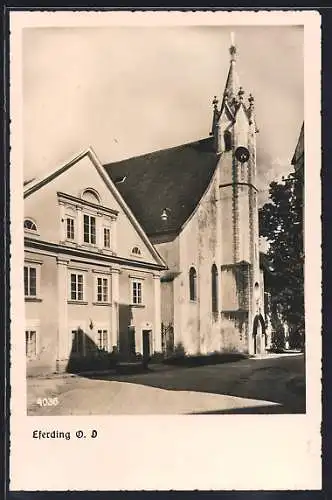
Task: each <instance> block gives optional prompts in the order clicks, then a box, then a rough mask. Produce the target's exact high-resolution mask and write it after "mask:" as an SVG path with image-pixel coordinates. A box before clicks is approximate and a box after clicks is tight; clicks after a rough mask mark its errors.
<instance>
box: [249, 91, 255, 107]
mask: <svg viewBox="0 0 332 500" xmlns="http://www.w3.org/2000/svg"><path fill="white" fill-rule="evenodd" d="M248 102H249V106H250V107H251V108H253V107H254V102H255V99H254V98H253V95H252V94H249V97H248Z"/></svg>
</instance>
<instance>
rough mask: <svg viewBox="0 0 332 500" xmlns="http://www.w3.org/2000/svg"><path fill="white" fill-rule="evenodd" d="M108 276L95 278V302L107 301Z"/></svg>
mask: <svg viewBox="0 0 332 500" xmlns="http://www.w3.org/2000/svg"><path fill="white" fill-rule="evenodd" d="M108 288H109V286H108V278H105V277H98V278H97V302H109V290H108Z"/></svg>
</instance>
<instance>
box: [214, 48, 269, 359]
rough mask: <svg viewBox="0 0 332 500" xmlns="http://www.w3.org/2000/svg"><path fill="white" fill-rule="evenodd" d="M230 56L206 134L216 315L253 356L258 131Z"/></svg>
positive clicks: (257, 305) (257, 306) (258, 285)
mask: <svg viewBox="0 0 332 500" xmlns="http://www.w3.org/2000/svg"><path fill="white" fill-rule="evenodd" d="M229 52H230V67H229V72H228V76H227V80H226V85H225V89H224V92H223V95H222V99H221V105H220V106H219V102H218V100H217V98H216V97H215V98H214V101H213V106H214V109H213V122H212V132H211V134H212V136H213V138H214V147H215V150H216V153H217V155H218V156H219V163H218V169H219V196H218V198H219V203H220V217H221V221H220V223H221V245H220V264H221V310H222V318H224V320H225V322H226V323H227V324H232V325H233V328H234V330H235V331H234V333H233V335H238V336H239V339H240V344H241V346H242V349H243V351H244V352H249V353H250V354H255V353H258V352H262V351H263V350H264V348H265V342H264V339H263V333H264V332H262V330H264V324H263V316H264V313H263V310H262V307H263V300H262V298H263V292H262V285H263V283H262V280H261V275H260V268H259V247H258V244H259V229H258V205H257V192H258V189H257V185H256V133H257V132H258V130H257V127H256V122H255V111H254V98H253V96H252V95H251V94H249V95H248V96H246V93H245V91H244V89H243V88H242V87H241V86H240V83H239V78H238V75H237V71H236V55H237V51H236V47H235V44H234V41H233V40H232V44H231V47H230V49H229ZM258 318H259V319H260V321H258ZM260 323H261V325H260ZM257 327H260V338H258V336H257V332H256V330H257ZM228 328H229V327H228ZM258 341H259V345H258Z"/></svg>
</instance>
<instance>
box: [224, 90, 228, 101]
mask: <svg viewBox="0 0 332 500" xmlns="http://www.w3.org/2000/svg"><path fill="white" fill-rule="evenodd" d="M224 99H225V102H227V101H228V90H227V89H226V90H225V92H224Z"/></svg>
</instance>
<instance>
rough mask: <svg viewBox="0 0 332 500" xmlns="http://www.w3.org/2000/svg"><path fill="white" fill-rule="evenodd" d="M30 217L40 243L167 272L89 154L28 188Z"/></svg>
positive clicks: (79, 157) (119, 197)
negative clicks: (36, 226)
mask: <svg viewBox="0 0 332 500" xmlns="http://www.w3.org/2000/svg"><path fill="white" fill-rule="evenodd" d="M24 198H25V213H26V215H29V217H30V218H31V219H32V220H38V228H39V234H40V239H41V240H42V241H47V242H49V243H53V244H56V245H64V246H67V247H74V248H79V249H83V250H87V251H89V252H98V254H104V255H106V256H107V255H109V256H117V257H119V258H123V259H129V260H137V259H136V257H137V256H136V255H133V253H132V249H133V248H135V247H137V248H139V249H140V252H141V253H140V256H139V260H140V261H141V262H145V263H151V264H154V265H159V266H161V267H165V264H164V262H163V261H162V259H161V257H160V256H159V254H158V252H157V251H156V250H155V248H154V247H153V245H152V244H151V242H150V241H149V239H148V237H147V236H146V234H145V233H144V231H143V229H142V228H141V226H140V225H139V223H138V221H137V220H136V219H135V217H134V216H133V214H132V213H131V211H130V209H129V208H128V206H127V205H126V203H125V202H124V200H123V199H122V197H121V195H120V194H119V192H118V191H117V189H116V187H115V186H114V184H113V183H112V181H111V180H110V179H109V177H108V176H107V175H106V173H105V172H104V169H103V167H102V165H101V164H100V163H99V161H98V159H97V157H96V155H95V154H94V152H93V151H92V150H91V149H89V150H87V151H85V152H83V153H82V154H81V155H79V156H78V157H76V158H75V159H74V160H73V161H71V162H69V163H67V164H65V165H64V166H62V167H60V168H59V169H57V170H56V171H54V172H53V173H51V174H49V175H48V176H47V177H45V178H44V179H41V180H36V181H34V182H32V183H29V185H28V186H27V187H26V189H25V192H24Z"/></svg>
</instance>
